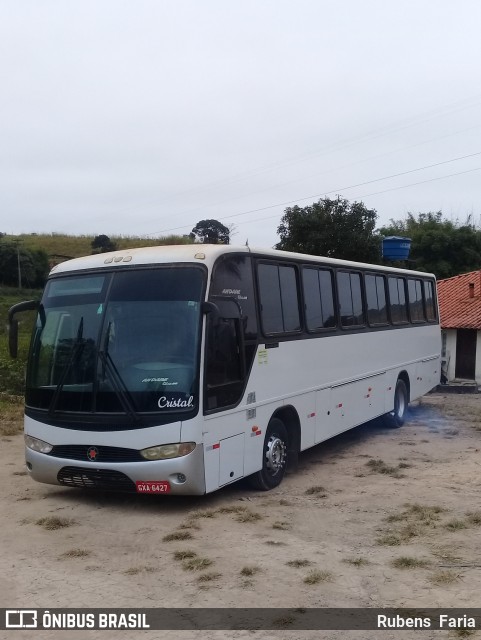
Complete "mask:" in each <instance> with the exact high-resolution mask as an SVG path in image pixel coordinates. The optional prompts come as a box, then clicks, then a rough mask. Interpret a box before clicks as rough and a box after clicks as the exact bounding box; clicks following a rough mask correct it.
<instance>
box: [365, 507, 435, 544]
mask: <svg viewBox="0 0 481 640" xmlns="http://www.w3.org/2000/svg"><path fill="white" fill-rule="evenodd" d="M444 511H445V509H443V508H442V507H440V506H437V505H422V504H417V503H415V504H405V505H404V510H403V511H400V512H398V513H393V514H391V515H389V516H388V517H387V518H386V522H389V523H390V524H395V523H398V524H400V523H403V526H400V527H399V528H398V529H397V530H391V531H388V532H386V533H385V535H383V536H380V537H379V538H378V539H377V544H380V545H387V546H397V545H400V544H403V543H407V542H409V541H410V540H411V539H412V538H415V537H417V536H421V535H423V534H425V533H426V529H427V528H434V527H435V526H436V524H437V522H438V520H440V514H441V513H443V512H444Z"/></svg>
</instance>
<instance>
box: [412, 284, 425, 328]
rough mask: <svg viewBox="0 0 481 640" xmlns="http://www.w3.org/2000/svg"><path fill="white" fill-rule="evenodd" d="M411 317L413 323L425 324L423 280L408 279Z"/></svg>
mask: <svg viewBox="0 0 481 640" xmlns="http://www.w3.org/2000/svg"><path fill="white" fill-rule="evenodd" d="M408 297H409V315H410V316H411V322H424V320H425V318H424V308H423V294H422V290H421V280H417V279H416V280H414V279H413V278H409V279H408Z"/></svg>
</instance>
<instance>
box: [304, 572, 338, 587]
mask: <svg viewBox="0 0 481 640" xmlns="http://www.w3.org/2000/svg"><path fill="white" fill-rule="evenodd" d="M331 581H332V573H331V572H330V571H320V570H319V569H314V570H313V571H311V572H309V573H308V574H307V576H306V577H305V578H304V582H305V584H319V582H331Z"/></svg>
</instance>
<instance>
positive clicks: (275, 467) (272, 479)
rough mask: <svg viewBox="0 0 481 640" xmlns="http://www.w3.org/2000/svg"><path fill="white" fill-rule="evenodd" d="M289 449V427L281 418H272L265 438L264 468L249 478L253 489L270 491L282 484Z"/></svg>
mask: <svg viewBox="0 0 481 640" xmlns="http://www.w3.org/2000/svg"><path fill="white" fill-rule="evenodd" d="M287 450H288V436H287V429H286V427H285V425H284V423H283V422H282V421H281V420H279V419H278V418H272V420H271V421H270V422H269V424H268V426H267V431H266V437H265V438H264V448H263V452H262V469H261V470H260V471H257V473H254V474H253V475H252V476H250V477H249V479H248V480H249V484H250V485H251V487H252V488H253V489H258V490H259V491H269V490H270V489H274V487H277V486H279V485H280V483H281V482H282V478H283V477H284V474H285V472H286V468H287Z"/></svg>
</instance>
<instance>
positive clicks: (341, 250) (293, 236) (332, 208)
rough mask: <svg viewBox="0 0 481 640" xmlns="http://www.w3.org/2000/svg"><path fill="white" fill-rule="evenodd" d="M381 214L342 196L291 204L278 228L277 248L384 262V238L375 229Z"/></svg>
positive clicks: (363, 260)
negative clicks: (304, 203)
mask: <svg viewBox="0 0 481 640" xmlns="http://www.w3.org/2000/svg"><path fill="white" fill-rule="evenodd" d="M376 220H377V213H376V210H375V209H367V208H366V207H365V205H364V204H363V203H362V202H352V203H351V202H349V201H348V200H346V199H344V198H341V197H340V196H338V197H337V198H336V199H334V200H331V199H330V198H323V199H322V200H319V201H318V202H314V203H313V204H312V205H309V206H307V207H298V206H295V207H288V208H287V209H286V210H285V212H284V216H283V217H282V219H281V223H280V225H279V227H278V229H277V233H278V234H279V236H280V238H281V239H280V242H279V243H278V244H277V245H276V248H277V249H283V250H285V251H298V252H301V253H308V254H311V255H319V256H327V257H330V258H340V259H343V260H356V261H359V262H374V263H377V262H380V260H381V238H380V237H379V235H378V234H377V233H376V232H375V231H374V228H375V226H376Z"/></svg>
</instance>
